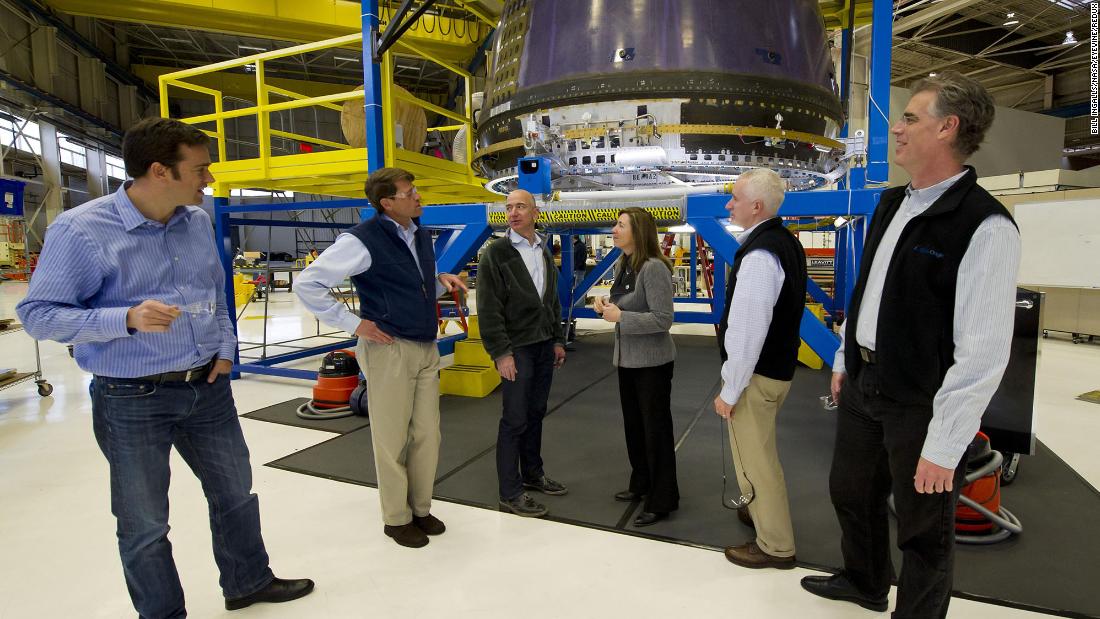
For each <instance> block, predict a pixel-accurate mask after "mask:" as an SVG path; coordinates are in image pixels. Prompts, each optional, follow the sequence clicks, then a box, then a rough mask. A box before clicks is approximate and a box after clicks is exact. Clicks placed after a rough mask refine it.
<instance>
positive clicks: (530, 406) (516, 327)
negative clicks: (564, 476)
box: [477, 189, 568, 517]
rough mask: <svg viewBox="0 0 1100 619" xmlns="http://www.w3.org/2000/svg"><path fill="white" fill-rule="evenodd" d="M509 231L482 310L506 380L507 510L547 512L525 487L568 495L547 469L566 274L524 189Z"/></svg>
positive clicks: (493, 252)
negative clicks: (547, 429) (561, 285)
mask: <svg viewBox="0 0 1100 619" xmlns="http://www.w3.org/2000/svg"><path fill="white" fill-rule="evenodd" d="M505 213H506V215H507V218H508V228H509V230H508V234H506V235H505V236H504V238H500V239H496V240H494V241H492V242H490V243H489V245H488V247H486V248H485V250H484V251H483V252H482V254H481V262H480V263H479V265H478V275H477V313H478V320H479V324H480V326H481V339H482V341H483V342H484V344H485V350H486V351H487V352H488V353H489V356H490V357H492V358H493V361H494V362H495V363H496V367H497V371H498V372H500V377H501V378H502V379H503V382H502V383H501V389H502V391H503V395H504V414H503V415H502V416H501V419H500V429H499V431H498V432H497V479H498V481H499V483H500V508H501V510H502V511H510V512H512V513H514V514H516V515H519V516H526V517H540V516H545V515H546V506H545V505H542V504H541V503H538V502H537V501H535V500H534V499H532V498H531V497H530V496H529V495H528V494H527V493H525V492H524V491H523V489H524V488H528V489H531V490H537V491H539V492H542V493H543V494H550V495H561V494H565V493H566V492H568V490H566V488H565V486H563V485H562V484H560V483H558V482H556V481H554V480H553V479H550V478H549V477H547V476H546V473H545V472H544V471H543V467H542V455H541V451H542V419H543V417H545V416H546V401H547V399H548V398H549V396H550V383H551V382H552V381H553V378H554V369H555V368H559V367H561V366H562V364H563V363H565V338H564V336H563V335H562V327H561V302H560V301H559V300H558V272H557V269H555V268H554V261H553V259H552V258H551V257H550V252H549V251H547V249H546V245H545V243H544V242H543V239H542V238H541V237H539V235H538V234H537V233H536V232H535V221H536V220H537V219H538V215H539V209H538V207H537V206H535V197H534V196H532V195H531V194H530V193H529V192H527V191H524V190H522V189H519V190H516V191H513V192H512V193H510V194H508V201H507V203H506V205H505Z"/></svg>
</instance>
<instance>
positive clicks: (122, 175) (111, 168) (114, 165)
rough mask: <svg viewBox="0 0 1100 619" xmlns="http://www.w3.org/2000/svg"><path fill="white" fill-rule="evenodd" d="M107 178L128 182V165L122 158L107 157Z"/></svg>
mask: <svg viewBox="0 0 1100 619" xmlns="http://www.w3.org/2000/svg"><path fill="white" fill-rule="evenodd" d="M107 177H108V178H117V179H119V180H123V181H124V180H126V164H125V163H123V161H122V157H115V156H114V155H107Z"/></svg>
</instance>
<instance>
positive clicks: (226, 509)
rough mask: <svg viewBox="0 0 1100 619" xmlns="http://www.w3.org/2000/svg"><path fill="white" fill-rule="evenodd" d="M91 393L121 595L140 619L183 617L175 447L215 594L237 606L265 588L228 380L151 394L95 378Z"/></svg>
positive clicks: (162, 387)
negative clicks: (195, 495)
mask: <svg viewBox="0 0 1100 619" xmlns="http://www.w3.org/2000/svg"><path fill="white" fill-rule="evenodd" d="M90 391H91V394H92V419H93V428H94V431H95V437H96V441H97V442H98V443H99V448H100V449H101V450H102V451H103V455H104V456H106V458H107V462H108V463H109V464H110V468H111V512H112V513H113V514H114V515H115V518H116V519H117V521H118V529H117V533H118V549H119V554H120V555H121V556H122V567H123V572H124V574H125V576H126V587H127V588H128V589H129V591H130V599H131V600H132V601H133V603H134V608H136V609H137V611H138V614H139V615H140V616H141V617H142V619H167V618H177V617H186V616H187V611H186V610H185V609H184V601H183V588H182V587H181V586H180V580H179V575H178V574H177V573H176V565H175V562H174V561H173V560H172V544H171V542H169V541H168V529H169V527H168V482H169V478H170V477H171V471H170V470H169V466H168V455H169V452H170V451H171V448H172V447H173V446H174V447H175V448H176V450H177V451H178V452H179V454H180V455H181V456H183V459H184V461H185V462H186V463H187V465H188V466H189V467H191V470H192V471H193V472H194V473H195V475H196V476H197V477H198V478H199V481H201V482H202V489H203V493H204V494H206V500H207V503H208V504H209V507H210V532H211V534H212V537H213V545H214V560H215V561H216V562H217V564H218V570H219V571H220V573H221V578H220V580H219V582H220V584H221V587H222V592H223V594H224V595H225V597H227V598H235V597H241V596H245V595H249V594H251V593H254V592H256V591H258V590H260V589H262V588H263V587H266V586H267V585H268V583H270V582H271V580H272V578H274V575H273V574H272V573H271V569H270V568H269V567H268V557H267V551H266V550H265V549H264V542H263V538H262V537H261V536H260V507H259V499H257V497H256V495H255V494H252V468H251V466H250V465H249V462H248V447H247V446H246V445H245V442H244V435H243V434H242V433H241V426H240V422H239V420H238V419H237V410H236V407H235V406H234V405H233V394H232V392H231V391H230V388H229V378H228V377H227V376H225V375H221V376H219V377H218V379H217V381H215V382H214V384H209V383H207V382H206V380H205V378H203V379H201V380H199V381H198V382H194V383H185V382H166V383H161V384H154V383H147V382H139V381H134V380H131V379H125V378H109V377H105V376H96V377H95V378H94V379H93V381H92V385H91V388H90Z"/></svg>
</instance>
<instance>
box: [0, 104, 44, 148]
mask: <svg viewBox="0 0 1100 619" xmlns="http://www.w3.org/2000/svg"><path fill="white" fill-rule="evenodd" d="M23 123H26V125H24V124H23ZM20 127H22V128H23V132H22V135H20V136H19V139H18V141H16V133H17V132H18V131H19V128H20ZM0 144H3V147H4V148H9V147H11V146H13V145H14V146H15V148H16V150H21V151H25V152H30V153H34V154H36V155H41V154H42V137H41V135H40V134H39V132H38V123H36V122H27V120H26V119H24V118H20V117H18V116H15V115H13V114H5V113H3V112H0Z"/></svg>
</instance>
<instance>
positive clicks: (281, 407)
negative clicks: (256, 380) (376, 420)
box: [241, 398, 370, 434]
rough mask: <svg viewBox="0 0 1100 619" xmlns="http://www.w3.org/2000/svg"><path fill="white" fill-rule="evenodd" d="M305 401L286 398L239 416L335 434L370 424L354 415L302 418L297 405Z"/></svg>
mask: <svg viewBox="0 0 1100 619" xmlns="http://www.w3.org/2000/svg"><path fill="white" fill-rule="evenodd" d="M306 402H309V398H294V399H293V400H288V401H286V402H283V403H281V404H274V405H272V406H268V407H266V408H261V409H259V410H254V411H252V412H251V413H245V414H243V415H241V417H247V418H248V419H257V420H259V421H270V422H271V423H278V424H282V425H284V426H295V427H297V428H309V429H310V430H323V431H325V432H336V433H337V434H346V433H348V432H354V431H355V430H358V429H360V428H363V427H366V426H368V425H370V420H369V419H367V418H366V417H357V416H354V415H353V416H351V417H341V418H340V419H302V418H300V417H298V407H299V406H301V405H302V404H305V403H306Z"/></svg>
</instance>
